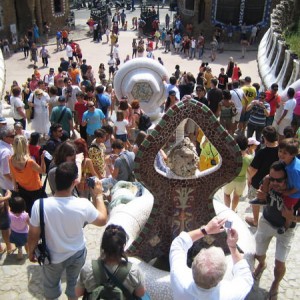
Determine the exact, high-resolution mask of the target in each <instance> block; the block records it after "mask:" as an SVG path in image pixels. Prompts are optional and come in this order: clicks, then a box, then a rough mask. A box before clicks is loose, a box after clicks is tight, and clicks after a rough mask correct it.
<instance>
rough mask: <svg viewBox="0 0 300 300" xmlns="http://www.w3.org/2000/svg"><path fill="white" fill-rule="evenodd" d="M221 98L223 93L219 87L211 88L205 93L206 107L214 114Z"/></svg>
mask: <svg viewBox="0 0 300 300" xmlns="http://www.w3.org/2000/svg"><path fill="white" fill-rule="evenodd" d="M222 99H223V94H222V91H221V90H220V89H211V90H209V91H208V93H207V100H208V103H209V105H208V107H209V108H210V110H211V111H212V112H213V113H214V114H215V113H216V112H217V110H218V106H219V103H220V102H221V101H222Z"/></svg>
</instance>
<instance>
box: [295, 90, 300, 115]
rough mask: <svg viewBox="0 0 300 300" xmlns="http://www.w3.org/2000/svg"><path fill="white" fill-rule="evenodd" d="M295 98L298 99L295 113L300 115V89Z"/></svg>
mask: <svg viewBox="0 0 300 300" xmlns="http://www.w3.org/2000/svg"><path fill="white" fill-rule="evenodd" d="M295 99H296V107H295V109H294V114H295V115H297V116H299V115H300V91H298V92H297V93H296V94H295Z"/></svg>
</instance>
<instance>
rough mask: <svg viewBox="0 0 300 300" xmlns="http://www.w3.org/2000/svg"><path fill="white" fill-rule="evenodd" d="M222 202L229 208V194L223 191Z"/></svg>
mask: <svg viewBox="0 0 300 300" xmlns="http://www.w3.org/2000/svg"><path fill="white" fill-rule="evenodd" d="M224 204H225V205H226V206H227V207H229V208H230V204H231V199H230V195H226V194H225V193H224Z"/></svg>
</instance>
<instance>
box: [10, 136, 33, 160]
mask: <svg viewBox="0 0 300 300" xmlns="http://www.w3.org/2000/svg"><path fill="white" fill-rule="evenodd" d="M12 146H13V149H14V154H13V156H12V159H13V160H15V161H17V162H25V161H26V160H27V159H29V158H30V156H29V151H28V142H27V139H26V137H25V136H24V135H16V136H15V138H14V142H13V144H12Z"/></svg>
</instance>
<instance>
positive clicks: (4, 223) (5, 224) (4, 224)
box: [0, 190, 16, 255]
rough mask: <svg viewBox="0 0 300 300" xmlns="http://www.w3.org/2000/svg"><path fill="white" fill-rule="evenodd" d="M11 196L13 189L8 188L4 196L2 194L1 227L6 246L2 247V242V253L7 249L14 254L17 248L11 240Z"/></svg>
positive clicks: (0, 204) (0, 205) (0, 252)
mask: <svg viewBox="0 0 300 300" xmlns="http://www.w3.org/2000/svg"><path fill="white" fill-rule="evenodd" d="M10 197H11V191H9V190H7V191H6V193H5V195H4V196H2V195H1V194H0V229H1V234H2V239H3V240H4V242H5V244H6V247H4V248H3V247H2V245H1V244H0V255H2V254H3V253H4V252H5V251H7V254H12V253H13V252H14V251H15V250H16V248H13V247H12V245H11V243H10V242H9V226H10V219H9V215H8V200H9V199H10Z"/></svg>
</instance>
